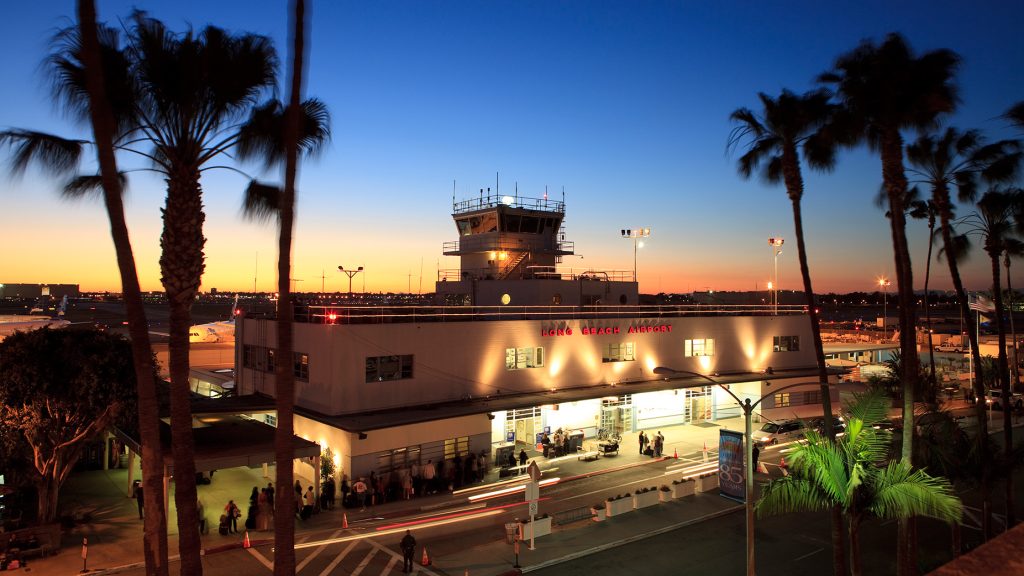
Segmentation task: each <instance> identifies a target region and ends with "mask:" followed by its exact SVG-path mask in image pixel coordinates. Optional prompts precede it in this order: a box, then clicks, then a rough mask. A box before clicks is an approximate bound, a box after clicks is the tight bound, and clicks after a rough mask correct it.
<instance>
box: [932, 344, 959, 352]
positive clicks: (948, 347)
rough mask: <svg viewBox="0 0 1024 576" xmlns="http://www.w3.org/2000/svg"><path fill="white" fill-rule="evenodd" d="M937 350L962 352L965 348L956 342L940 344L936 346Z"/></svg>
mask: <svg viewBox="0 0 1024 576" xmlns="http://www.w3.org/2000/svg"><path fill="white" fill-rule="evenodd" d="M935 351H936V352H956V353H960V352H963V351H964V348H963V347H962V346H957V345H955V344H939V345H938V346H936V347H935Z"/></svg>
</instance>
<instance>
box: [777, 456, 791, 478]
mask: <svg viewBox="0 0 1024 576" xmlns="http://www.w3.org/2000/svg"><path fill="white" fill-rule="evenodd" d="M779 470H782V475H783V476H789V466H786V457H785V456H782V457H780V458H779Z"/></svg>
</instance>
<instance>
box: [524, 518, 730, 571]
mask: <svg viewBox="0 0 1024 576" xmlns="http://www.w3.org/2000/svg"><path fill="white" fill-rule="evenodd" d="M743 509H744V506H732V507H730V508H726V509H724V510H719V511H718V512H711V513H709V514H705V515H703V516H698V517H697V518H693V519H692V520H684V521H683V522H677V523H676V524H671V525H669V526H663V527H661V528H658V529H656V530H651V531H650V532H645V533H643V534H634V535H633V536H630V537H629V538H623V539H622V540H616V541H614V542H608V543H606V544H600V545H598V546H594V547H593V548H587V549H586V550H580V551H579V552H573V553H572V554H567V555H565V556H562V557H561V558H552V559H551V560H546V561H544V562H541V563H540V564H534V565H532V566H523V567H522V568H520V569H519V570H518V571H516V572H512V574H515V573H518V574H525V573H526V572H533V571H535V570H542V569H544V568H549V567H551V566H556V565H558V564H562V563H564V562H571V561H572V560H576V559H578V558H582V557H584V556H589V555H591V554H597V553H598V552H603V551H605V550H610V549H612V548H618V547H619V546H625V545H626V544H631V543H633V542H636V541H639V540H643V539H644V538H648V537H650V536H657V535H658V534H664V533H665V532H671V531H673V530H678V529H679V528H684V527H686V526H691V525H693V524H699V523H700V522H704V521H706V520H713V519H715V518H718V517H720V516H726V515H729V514H732V513H734V512H739V511H741V510H743Z"/></svg>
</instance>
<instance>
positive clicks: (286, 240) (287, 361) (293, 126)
mask: <svg viewBox="0 0 1024 576" xmlns="http://www.w3.org/2000/svg"><path fill="white" fill-rule="evenodd" d="M294 19H295V21H294V29H293V32H292V33H293V34H294V36H293V54H292V68H291V76H292V77H291V89H290V90H291V93H290V94H289V102H288V108H287V110H286V112H285V134H284V147H285V176H284V193H283V194H282V195H281V199H280V207H279V208H280V214H281V230H280V236H279V238H278V264H277V284H278V290H279V291H280V293H281V298H280V300H279V301H278V306H279V308H278V314H277V345H278V349H279V350H280V352H281V362H279V363H278V365H277V370H276V374H275V377H276V378H275V380H276V384H275V386H276V392H277V394H276V396H277V431H276V435H275V437H274V452H275V455H276V459H277V483H278V486H280V487H281V489H282V490H281V491H282V492H287V493H289V495H288V498H286V499H284V500H285V504H287V501H288V500H290V499H291V495H292V494H294V492H292V491H291V489H290V488H291V478H292V460H293V459H294V458H295V450H294V447H293V445H292V437H293V435H294V409H295V373H294V369H293V365H294V362H293V361H292V356H293V351H292V324H293V322H294V318H293V316H294V310H293V309H292V302H291V293H290V292H289V284H290V282H289V280H290V278H291V255H292V228H293V225H294V216H295V176H296V172H297V171H298V149H299V145H298V137H299V108H300V103H301V100H302V72H303V63H304V52H305V39H306V29H305V26H306V3H305V2H304V0H295V10H294ZM314 476H316V474H314ZM313 480H314V481H317V478H314V479H313ZM292 506H293V507H294V505H292ZM289 509H294V508H285V510H289ZM275 529H276V530H277V532H276V534H275V536H274V541H275V546H276V549H277V550H278V552H279V553H278V555H277V557H276V559H275V562H274V574H275V575H276V576H293V575H294V574H295V547H294V542H295V515H294V514H290V513H285V512H283V511H282V510H281V509H280V508H279V509H278V514H277V516H276V520H275ZM281 552H283V553H281Z"/></svg>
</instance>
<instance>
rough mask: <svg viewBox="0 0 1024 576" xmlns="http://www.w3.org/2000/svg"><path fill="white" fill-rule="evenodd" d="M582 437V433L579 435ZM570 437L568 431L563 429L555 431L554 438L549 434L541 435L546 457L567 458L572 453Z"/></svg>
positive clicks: (542, 447)
mask: <svg viewBox="0 0 1024 576" xmlns="http://www.w3.org/2000/svg"><path fill="white" fill-rule="evenodd" d="M578 435H579V436H580V437H582V432H580V433H578ZM570 436H571V434H570V433H569V432H568V431H563V430H562V429H561V428H559V429H558V430H555V434H554V435H553V436H550V435H548V433H547V432H544V433H543V434H541V437H540V444H541V449H542V450H543V453H544V457H545V458H549V457H553V456H565V455H566V454H569V452H570V448H571V446H570V444H571V441H570Z"/></svg>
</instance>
